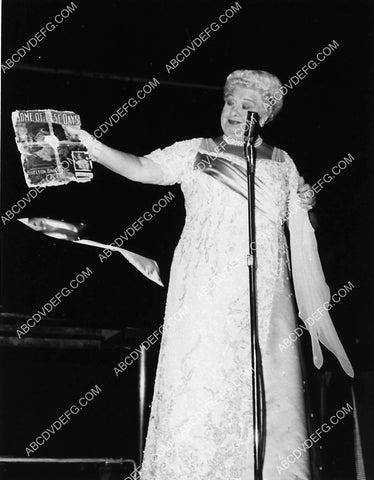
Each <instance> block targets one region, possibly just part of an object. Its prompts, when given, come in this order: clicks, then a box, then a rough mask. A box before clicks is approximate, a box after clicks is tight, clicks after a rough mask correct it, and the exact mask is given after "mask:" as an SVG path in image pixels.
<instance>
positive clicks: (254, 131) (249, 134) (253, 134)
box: [244, 111, 260, 145]
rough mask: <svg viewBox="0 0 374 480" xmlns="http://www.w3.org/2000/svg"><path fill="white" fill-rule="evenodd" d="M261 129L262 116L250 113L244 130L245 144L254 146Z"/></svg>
mask: <svg viewBox="0 0 374 480" xmlns="http://www.w3.org/2000/svg"><path fill="white" fill-rule="evenodd" d="M259 129H260V116H259V114H258V113H257V112H252V111H248V113H247V120H246V122H245V129H244V144H245V145H254V143H255V140H256V138H257V135H258V131H259Z"/></svg>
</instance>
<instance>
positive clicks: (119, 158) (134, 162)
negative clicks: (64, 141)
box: [88, 143, 163, 184]
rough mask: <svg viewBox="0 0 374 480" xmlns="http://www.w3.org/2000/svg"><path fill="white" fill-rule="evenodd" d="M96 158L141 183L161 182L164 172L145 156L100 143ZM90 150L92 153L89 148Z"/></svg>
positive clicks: (106, 165)
mask: <svg viewBox="0 0 374 480" xmlns="http://www.w3.org/2000/svg"><path fill="white" fill-rule="evenodd" d="M95 150H96V151H95V153H94V154H93V156H94V157H95V160H96V161H97V162H98V163H100V164H101V165H103V166H104V167H106V168H109V170H112V171H113V172H115V173H118V174H119V175H122V176H123V177H126V178H128V179H129V180H133V181H134V182H141V183H154V184H161V182H162V179H163V174H162V170H161V168H160V166H159V165H158V164H157V163H155V162H153V161H152V160H150V159H149V158H145V157H138V156H136V155H133V154H131V153H125V152H121V151H119V150H115V149H114V148H111V147H108V146H106V145H104V144H103V143H100V145H99V146H98V148H96V149H95ZM88 152H89V153H90V151H89V149H88Z"/></svg>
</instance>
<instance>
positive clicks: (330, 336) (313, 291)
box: [288, 162, 354, 377]
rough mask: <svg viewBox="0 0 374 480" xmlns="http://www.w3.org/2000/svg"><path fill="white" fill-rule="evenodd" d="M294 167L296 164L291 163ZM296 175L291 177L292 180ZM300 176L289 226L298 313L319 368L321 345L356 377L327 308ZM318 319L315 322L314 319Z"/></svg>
mask: <svg viewBox="0 0 374 480" xmlns="http://www.w3.org/2000/svg"><path fill="white" fill-rule="evenodd" d="M292 163H293V162H292ZM292 176H293V175H291V177H292ZM298 180H299V176H298V173H297V170H296V167H295V175H294V178H293V180H292V178H291V181H290V201H289V213H288V226H289V231H290V250H291V263H292V276H293V282H294V289H295V295H296V302H297V306H298V310H299V317H300V318H301V319H302V320H303V322H304V323H305V325H306V327H307V329H308V331H309V333H310V336H311V341H312V351H313V362H314V365H315V366H316V367H317V368H321V366H322V364H323V355H322V350H321V345H320V343H322V344H323V345H324V346H325V347H326V348H328V349H329V350H330V351H331V352H332V353H333V354H334V355H335V356H336V357H337V359H338V360H339V362H340V365H341V366H342V368H343V370H344V371H345V372H346V373H347V375H349V376H350V377H353V376H354V372H353V368H352V365H351V362H350V361H349V359H348V357H347V354H346V352H345V350H344V347H343V345H342V343H341V341H340V339H339V337H338V334H337V332H336V330H335V327H334V325H333V323H332V321H331V317H330V314H329V311H328V310H329V309H328V306H329V304H330V289H329V287H328V285H327V283H326V281H325V276H324V274H323V270H322V265H321V261H320V258H319V255H318V247H317V240H316V237H315V233H314V229H313V227H312V225H311V223H310V220H309V215H308V212H307V210H306V209H304V208H302V207H300V199H299V196H298V194H297V189H298ZM313 317H314V318H318V319H317V320H314V318H313Z"/></svg>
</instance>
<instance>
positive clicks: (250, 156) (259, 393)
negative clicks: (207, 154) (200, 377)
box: [244, 112, 266, 480]
mask: <svg viewBox="0 0 374 480" xmlns="http://www.w3.org/2000/svg"><path fill="white" fill-rule="evenodd" d="M258 119H259V116H258V114H257V113H256V112H248V114H247V122H246V128H245V131H244V157H245V159H246V162H247V186H248V233H249V253H248V256H247V265H248V269H249V271H248V274H249V307H250V320H251V360H252V419H253V456H254V480H262V470H263V463H264V453H265V415H266V410H265V389H264V378H263V370H262V362H261V350H260V344H259V339H258V316H257V288H256V268H257V255H256V229H255V165H256V149H255V146H254V141H255V139H256V136H257V135H255V134H254V131H255V123H256V122H257V124H258Z"/></svg>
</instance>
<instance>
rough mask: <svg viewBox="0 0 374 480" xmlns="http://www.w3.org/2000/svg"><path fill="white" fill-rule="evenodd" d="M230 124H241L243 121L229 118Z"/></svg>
mask: <svg viewBox="0 0 374 480" xmlns="http://www.w3.org/2000/svg"><path fill="white" fill-rule="evenodd" d="M228 122H229V124H230V125H241V123H242V122H240V121H238V120H229V121H228Z"/></svg>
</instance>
